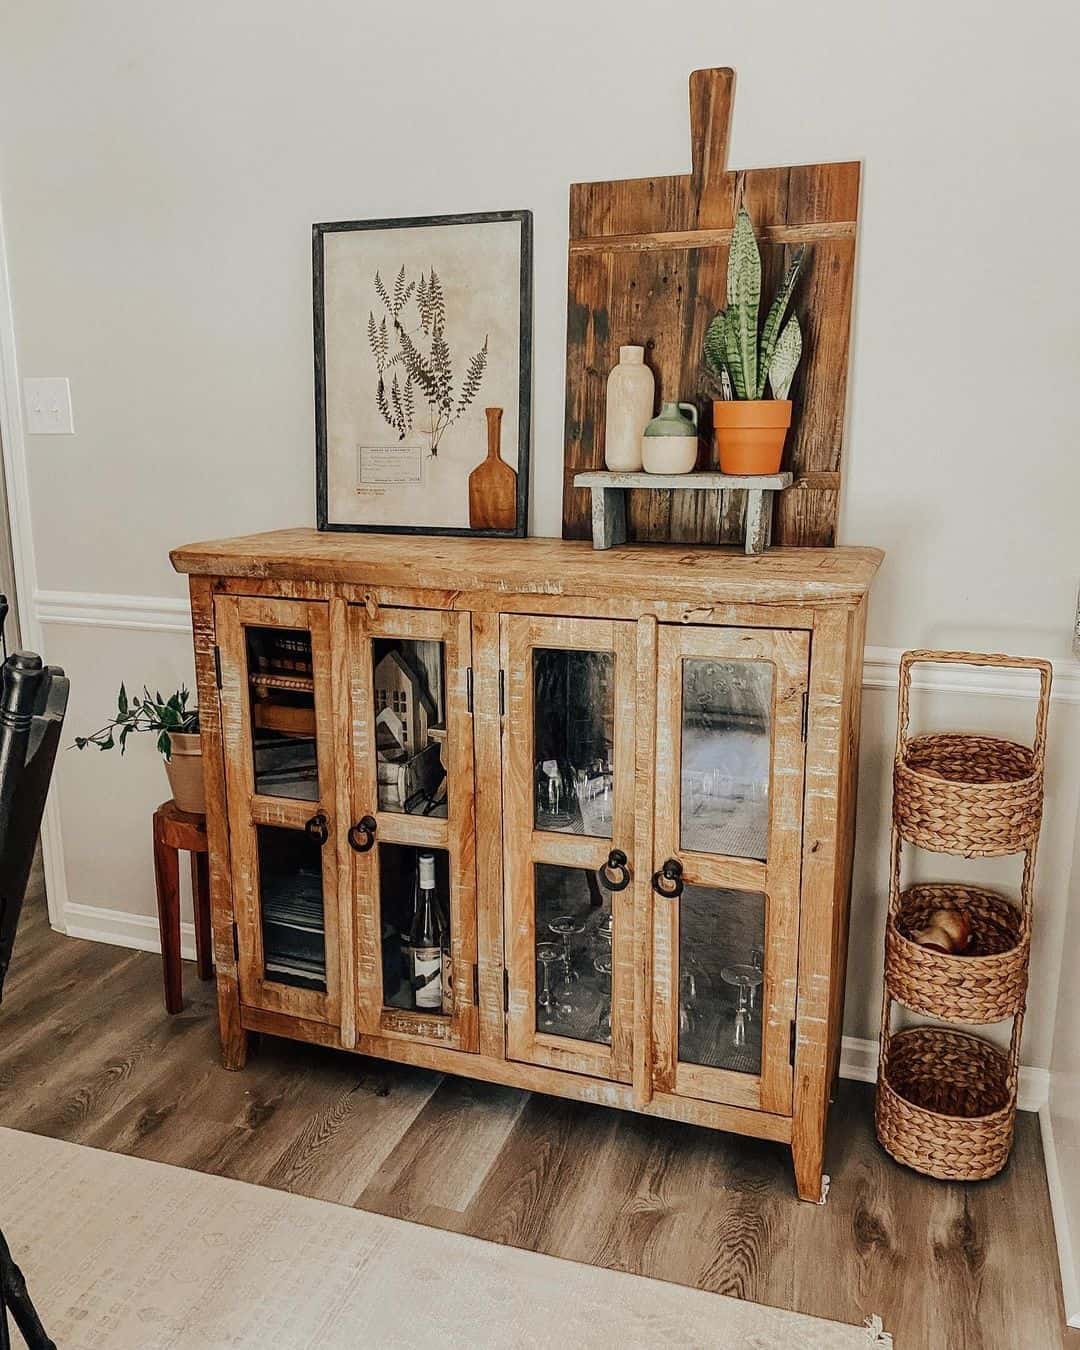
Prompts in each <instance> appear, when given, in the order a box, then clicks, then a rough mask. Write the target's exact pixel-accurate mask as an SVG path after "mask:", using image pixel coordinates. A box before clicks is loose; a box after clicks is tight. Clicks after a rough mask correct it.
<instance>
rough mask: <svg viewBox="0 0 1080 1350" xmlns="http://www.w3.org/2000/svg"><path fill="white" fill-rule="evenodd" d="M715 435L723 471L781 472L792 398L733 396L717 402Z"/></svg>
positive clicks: (721, 470) (714, 425)
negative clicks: (744, 397)
mask: <svg viewBox="0 0 1080 1350" xmlns="http://www.w3.org/2000/svg"><path fill="white" fill-rule="evenodd" d="M712 410H713V435H714V436H715V439H716V458H717V461H718V463H719V465H720V472H721V473H743V474H751V473H754V474H762V473H779V472H780V461H781V459H783V456H784V438H785V437H786V436H787V429H788V427H789V426H790V425H791V400H790V399H780V398H754V399H730V400H725V401H720V402H714V403H713V405H712Z"/></svg>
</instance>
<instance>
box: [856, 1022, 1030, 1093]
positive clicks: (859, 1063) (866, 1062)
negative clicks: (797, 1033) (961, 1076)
mask: <svg viewBox="0 0 1080 1350" xmlns="http://www.w3.org/2000/svg"><path fill="white" fill-rule="evenodd" d="M877 1066H878V1043H877V1041H876V1040H867V1039H864V1038H863V1037H861V1036H845V1037H844V1039H843V1041H842V1042H841V1045H840V1077H841V1078H852V1079H854V1080H855V1082H857V1083H876V1082H877ZM1049 1099H1050V1073H1049V1071H1048V1070H1047V1069H1036V1068H1032V1067H1030V1066H1028V1065H1021V1067H1020V1083H1019V1086H1018V1089H1017V1093H1016V1104H1017V1106H1018V1108H1019V1109H1020V1110H1021V1111H1039V1110H1041V1109H1042V1108H1043V1107H1044V1106H1045V1105H1046V1103H1047V1101H1049Z"/></svg>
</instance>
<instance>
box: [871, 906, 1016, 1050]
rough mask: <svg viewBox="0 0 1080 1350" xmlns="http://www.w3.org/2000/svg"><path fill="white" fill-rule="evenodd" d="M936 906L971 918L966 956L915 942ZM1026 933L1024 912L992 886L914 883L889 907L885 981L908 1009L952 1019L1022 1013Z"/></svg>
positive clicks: (988, 1018)
mask: <svg viewBox="0 0 1080 1350" xmlns="http://www.w3.org/2000/svg"><path fill="white" fill-rule="evenodd" d="M935 910H950V911H954V912H962V913H964V914H966V915H967V916H968V918H969V919H970V920H971V930H972V937H971V945H970V946H969V948H968V949H967V951H966V952H965V953H964V954H963V955H958V956H953V955H947V954H945V953H942V952H937V951H932V950H931V949H930V948H928V947H923V946H920V944H919V943H917V942H914V941H912V939H911V934H912V933H913V932H915V931H917V930H918V929H920V928H925V927H926V926H927V924H928V923H929V921H930V916H931V915H932V914H933V913H934V911H935ZM1030 951H1031V934H1030V928H1029V924H1028V921H1027V914H1026V911H1025V910H1023V909H1021V908H1019V907H1018V906H1017V905H1014V904H1013V903H1012V902H1011V901H1009V900H1007V899H1006V898H1005V897H1004V896H1003V895H998V894H997V892H995V891H988V890H982V889H979V888H977V887H974V886H956V885H924V886H912V887H911V888H910V889H909V890H906V891H904V892H903V893H902V894H901V895H900V896H899V898H898V901H897V903H896V904H895V906H890V912H889V922H888V926H887V928H886V932H885V982H886V985H887V986H888V990H889V993H890V994H892V996H893V998H896V999H899V1001H900V1002H901V1003H903V1004H904V1005H905V1007H908V1008H910V1009H911V1010H912V1011H913V1012H917V1013H923V1014H925V1015H926V1016H928V1017H940V1018H942V1019H943V1020H945V1021H955V1022H976V1023H979V1022H982V1023H985V1022H1001V1021H1004V1019H1005V1018H1006V1017H1012V1016H1014V1015H1015V1014H1016V1013H1018V1012H1021V1011H1022V1010H1023V1007H1024V1000H1025V997H1026V995H1027V983H1028V958H1029V956H1030Z"/></svg>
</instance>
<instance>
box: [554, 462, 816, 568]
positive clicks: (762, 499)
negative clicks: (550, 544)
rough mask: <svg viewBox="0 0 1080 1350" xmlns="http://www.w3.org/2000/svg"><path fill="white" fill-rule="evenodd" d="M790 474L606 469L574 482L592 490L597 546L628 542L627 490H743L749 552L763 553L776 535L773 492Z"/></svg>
mask: <svg viewBox="0 0 1080 1350" xmlns="http://www.w3.org/2000/svg"><path fill="white" fill-rule="evenodd" d="M791 480H792V475H791V474H790V473H772V474H763V475H761V476H760V477H749V476H745V475H742V474H731V473H678V474H666V473H612V472H610V471H608V470H604V471H598V472H593V473H578V474H575V475H574V486H575V487H579V488H588V489H589V490H590V491H591V492H592V534H593V548H614V547H615V546H616V545H618V544H625V543H626V493H627V492H629V491H630V490H631V489H637V490H638V491H645V492H661V491H669V492H670V491H671V490H672V489H675V490H678V491H680V492H745V493H746V551H747V553H752V554H753V553H764V552H765V550H766V549H767V548H768V547H769V541H770V538H771V536H772V514H773V512H772V507H773V500H772V499H773V493H774V492H783V490H784V489H785V488H788V487H790V486H791Z"/></svg>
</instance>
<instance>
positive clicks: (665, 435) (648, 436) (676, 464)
mask: <svg viewBox="0 0 1080 1350" xmlns="http://www.w3.org/2000/svg"><path fill="white" fill-rule="evenodd" d="M684 409H685V412H684V411H683V410H684ZM697 419H698V411H697V408H695V407H694V405H693V404H692V403H665V404H664V406H663V407H662V408H661V409H660V414H659V416H657V417H654V418H653V419H652V421H651V422H650V423H649V425H648V426H647V427H646V428H645V433H644V435H643V436H642V438H641V458H642V467H643V468H644V470H645V472H646V473H689V472H690V471H691V470H692V469H693V467H694V465H695V464H696V463H697V456H698V427H697Z"/></svg>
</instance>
